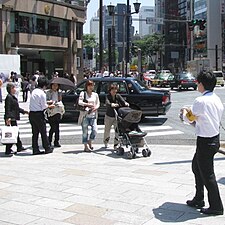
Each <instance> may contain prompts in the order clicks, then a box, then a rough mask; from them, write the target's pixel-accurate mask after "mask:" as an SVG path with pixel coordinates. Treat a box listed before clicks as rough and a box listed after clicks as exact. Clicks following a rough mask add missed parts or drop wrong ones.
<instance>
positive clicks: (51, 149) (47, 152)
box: [45, 147, 54, 154]
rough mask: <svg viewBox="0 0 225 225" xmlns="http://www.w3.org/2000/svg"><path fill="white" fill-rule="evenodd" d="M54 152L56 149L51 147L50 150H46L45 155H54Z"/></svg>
mask: <svg viewBox="0 0 225 225" xmlns="http://www.w3.org/2000/svg"><path fill="white" fill-rule="evenodd" d="M53 150H54V148H52V147H50V148H49V149H46V150H45V154H49V153H52V152H53Z"/></svg>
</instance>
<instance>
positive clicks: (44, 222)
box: [0, 218, 71, 225]
mask: <svg viewBox="0 0 225 225" xmlns="http://www.w3.org/2000/svg"><path fill="white" fill-rule="evenodd" d="M0 224H1V223H0ZM1 225H2V224H1ZM26 225H71V223H66V222H61V221H56V220H50V219H45V218H41V219H38V220H36V221H33V222H31V223H28V224H26Z"/></svg>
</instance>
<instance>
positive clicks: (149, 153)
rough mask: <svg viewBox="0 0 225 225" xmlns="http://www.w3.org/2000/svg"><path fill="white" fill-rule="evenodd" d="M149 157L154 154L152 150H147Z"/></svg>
mask: <svg viewBox="0 0 225 225" xmlns="http://www.w3.org/2000/svg"><path fill="white" fill-rule="evenodd" d="M147 153H148V155H147V156H148V157H149V156H150V155H151V154H152V152H151V150H150V149H148V148H147Z"/></svg>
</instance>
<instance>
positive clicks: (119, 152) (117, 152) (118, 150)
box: [116, 147, 124, 155]
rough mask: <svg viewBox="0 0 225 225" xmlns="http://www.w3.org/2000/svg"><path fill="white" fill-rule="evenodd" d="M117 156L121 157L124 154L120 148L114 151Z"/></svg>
mask: <svg viewBox="0 0 225 225" xmlns="http://www.w3.org/2000/svg"><path fill="white" fill-rule="evenodd" d="M116 154H117V155H123V154H124V148H122V147H120V148H118V149H117V150H116Z"/></svg>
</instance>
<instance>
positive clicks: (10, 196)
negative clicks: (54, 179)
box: [3, 190, 41, 203]
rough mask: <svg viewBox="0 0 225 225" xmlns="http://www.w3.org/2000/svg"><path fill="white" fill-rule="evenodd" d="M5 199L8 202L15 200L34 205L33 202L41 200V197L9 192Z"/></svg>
mask: <svg viewBox="0 0 225 225" xmlns="http://www.w3.org/2000/svg"><path fill="white" fill-rule="evenodd" d="M3 198H5V199H7V200H14V201H17V202H23V203H32V202H33V201H36V200H38V199H40V198H41V197H38V196H35V195H30V194H23V193H18V192H14V191H13V192H12V191H10V190H9V191H8V193H7V195H5V196H4V197H3Z"/></svg>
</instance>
